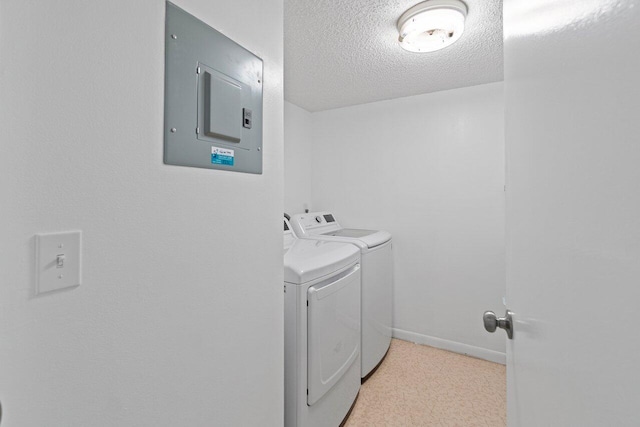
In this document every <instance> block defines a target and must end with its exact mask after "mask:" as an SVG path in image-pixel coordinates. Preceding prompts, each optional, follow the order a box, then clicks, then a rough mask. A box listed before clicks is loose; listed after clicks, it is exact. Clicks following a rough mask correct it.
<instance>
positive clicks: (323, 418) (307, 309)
mask: <svg viewBox="0 0 640 427" xmlns="http://www.w3.org/2000/svg"><path fill="white" fill-rule="evenodd" d="M284 251H285V252H284V299H285V304H284V310H285V313H284V320H285V327H284V330H285V336H284V343H285V351H284V369H285V387H284V388H285V414H284V416H285V426H287V427H320V426H322V427H337V426H339V425H340V424H341V422H342V421H343V420H344V419H345V417H346V416H347V415H348V413H349V411H350V409H351V407H352V405H353V404H354V402H355V399H356V397H357V395H358V391H359V390H360V280H361V275H360V251H359V250H358V249H357V248H356V247H355V246H353V245H349V244H344V243H336V242H322V241H317V240H300V239H297V238H296V237H295V235H294V234H293V233H292V231H291V230H290V227H289V224H288V222H287V220H286V219H285V220H284Z"/></svg>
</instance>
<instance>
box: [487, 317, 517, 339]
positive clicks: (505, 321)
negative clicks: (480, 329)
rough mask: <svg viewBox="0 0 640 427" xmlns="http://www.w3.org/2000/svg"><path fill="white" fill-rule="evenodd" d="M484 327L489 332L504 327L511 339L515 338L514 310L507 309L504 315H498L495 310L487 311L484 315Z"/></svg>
mask: <svg viewBox="0 0 640 427" xmlns="http://www.w3.org/2000/svg"><path fill="white" fill-rule="evenodd" d="M482 321H483V323H484V328H485V329H486V330H487V332H495V331H496V329H497V328H500V329H504V330H505V332H506V333H507V337H509V339H510V340H511V339H513V312H512V311H511V310H507V312H506V313H505V315H504V317H497V316H496V314H495V313H494V312H493V311H485V312H484V315H483V316H482Z"/></svg>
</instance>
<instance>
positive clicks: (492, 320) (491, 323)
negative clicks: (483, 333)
mask: <svg viewBox="0 0 640 427" xmlns="http://www.w3.org/2000/svg"><path fill="white" fill-rule="evenodd" d="M482 321H483V322H484V328H485V329H486V330H487V332H495V331H496V328H497V327H498V318H497V316H496V314H495V313H494V312H493V311H485V312H484V315H483V316H482Z"/></svg>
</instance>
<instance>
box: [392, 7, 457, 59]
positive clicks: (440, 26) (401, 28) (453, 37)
mask: <svg viewBox="0 0 640 427" xmlns="http://www.w3.org/2000/svg"><path fill="white" fill-rule="evenodd" d="M466 16H467V6H466V5H465V4H464V3H463V2H461V1H459V0H429V1H426V2H423V3H419V4H417V5H415V6H413V7H412V8H410V9H409V10H407V11H406V12H405V13H403V14H402V16H401V17H400V19H399V20H398V32H399V33H400V36H399V37H398V41H399V42H400V46H402V47H403V48H404V49H406V50H408V51H411V52H433V51H434V50H439V49H443V48H445V47H447V46H450V45H452V44H453V43H455V42H456V41H457V40H458V39H459V38H460V36H462V33H463V32H464V20H465V18H466Z"/></svg>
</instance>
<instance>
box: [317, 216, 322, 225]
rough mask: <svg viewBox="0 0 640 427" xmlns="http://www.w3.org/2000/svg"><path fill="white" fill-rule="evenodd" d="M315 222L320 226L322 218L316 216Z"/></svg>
mask: <svg viewBox="0 0 640 427" xmlns="http://www.w3.org/2000/svg"><path fill="white" fill-rule="evenodd" d="M316 222H317V223H318V224H320V223H321V222H322V217H321V216H320V215H318V216H317V217H316Z"/></svg>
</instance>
